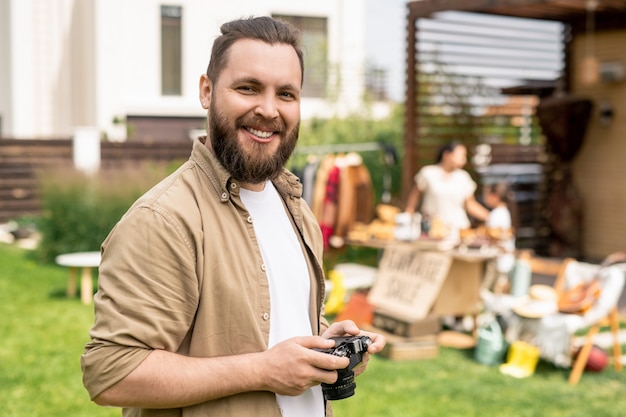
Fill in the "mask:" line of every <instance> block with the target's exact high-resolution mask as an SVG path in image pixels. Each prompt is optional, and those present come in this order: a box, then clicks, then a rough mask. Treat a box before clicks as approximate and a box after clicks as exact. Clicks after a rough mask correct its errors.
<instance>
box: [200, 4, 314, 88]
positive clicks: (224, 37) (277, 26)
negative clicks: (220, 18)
mask: <svg viewBox="0 0 626 417" xmlns="http://www.w3.org/2000/svg"><path fill="white" fill-rule="evenodd" d="M220 31H221V32H222V34H221V35H220V36H218V37H217V38H216V39H215V42H214V43H213V49H212V50H211V60H210V61H209V66H208V68H207V71H206V74H207V76H208V77H209V79H210V80H211V81H212V82H214V83H215V82H216V81H217V79H218V77H219V75H220V73H221V71H222V69H224V67H225V66H226V62H227V59H228V50H229V49H230V47H231V46H232V45H233V44H234V43H235V42H237V41H238V40H241V39H253V40H259V41H263V42H266V43H269V44H270V45H274V44H280V43H282V44H287V45H291V46H292V47H293V49H294V50H295V51H296V54H297V55H298V60H299V61H300V70H301V75H302V80H304V58H303V52H302V48H301V47H300V30H299V29H298V28H296V27H295V26H293V25H292V24H290V23H288V22H284V21H282V20H279V19H274V18H272V17H268V16H262V17H249V18H245V19H239V20H233V21H231V22H227V23H224V24H223V25H222V26H221V27H220Z"/></svg>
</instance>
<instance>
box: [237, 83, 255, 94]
mask: <svg viewBox="0 0 626 417" xmlns="http://www.w3.org/2000/svg"><path fill="white" fill-rule="evenodd" d="M237 90H239V91H241V92H243V93H252V92H254V88H252V87H250V86H249V85H243V86H241V87H237Z"/></svg>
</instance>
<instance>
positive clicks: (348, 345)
mask: <svg viewBox="0 0 626 417" xmlns="http://www.w3.org/2000/svg"><path fill="white" fill-rule="evenodd" d="M330 339H331V340H334V341H335V347H332V348H330V349H315V350H317V351H319V352H324V353H328V354H330V355H335V356H341V357H347V358H349V359H350V363H349V364H348V366H347V367H345V368H344V369H340V370H338V371H337V373H338V374H339V375H338V377H337V381H336V382H335V383H334V384H325V383H322V392H323V393H324V398H325V399H326V400H328V401H332V400H342V399H344V398H348V397H351V396H352V395H354V389H355V388H356V383H355V382H354V372H353V371H352V370H353V369H354V367H355V366H357V365H358V364H360V363H361V361H362V360H363V353H365V352H367V348H368V347H369V345H371V344H372V340H371V339H370V338H369V337H367V336H344V337H331V338H330Z"/></svg>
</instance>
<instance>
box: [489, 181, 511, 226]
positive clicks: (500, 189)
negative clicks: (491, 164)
mask: <svg viewBox="0 0 626 417" xmlns="http://www.w3.org/2000/svg"><path fill="white" fill-rule="evenodd" d="M483 188H484V190H485V191H486V192H487V193H491V194H496V195H497V196H498V197H499V198H500V201H502V202H503V203H505V204H506V208H507V209H508V210H509V213H510V214H511V225H512V226H513V228H514V229H515V230H517V229H518V228H519V223H518V222H519V216H518V213H517V201H516V200H515V193H514V192H513V190H511V186H510V185H509V183H508V182H496V183H491V184H485V185H483Z"/></svg>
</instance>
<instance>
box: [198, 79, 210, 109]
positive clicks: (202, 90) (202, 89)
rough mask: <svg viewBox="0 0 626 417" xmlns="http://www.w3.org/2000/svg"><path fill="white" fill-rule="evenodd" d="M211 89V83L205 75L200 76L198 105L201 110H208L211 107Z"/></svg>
mask: <svg viewBox="0 0 626 417" xmlns="http://www.w3.org/2000/svg"><path fill="white" fill-rule="evenodd" d="M212 89H213V83H211V80H210V79H209V77H208V76H207V75H206V74H202V75H201V76H200V85H199V95H200V103H201V104H202V108H203V109H208V108H209V106H210V105H211V91H212Z"/></svg>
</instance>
